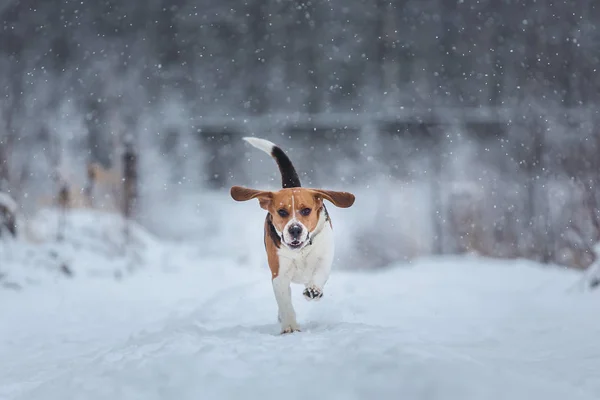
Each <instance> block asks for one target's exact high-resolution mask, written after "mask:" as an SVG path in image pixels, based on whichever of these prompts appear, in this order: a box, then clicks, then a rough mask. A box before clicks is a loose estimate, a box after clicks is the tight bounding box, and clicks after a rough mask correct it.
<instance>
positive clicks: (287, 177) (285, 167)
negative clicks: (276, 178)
mask: <svg viewBox="0 0 600 400" xmlns="http://www.w3.org/2000/svg"><path fill="white" fill-rule="evenodd" d="M243 139H244V140H245V141H246V142H248V143H250V144H251V145H252V146H254V147H256V148H257V149H260V150H262V151H264V152H265V153H267V154H270V155H271V157H273V158H274V159H275V161H276V162H277V166H278V167H279V172H280V173H281V187H283V188H284V189H285V188H290V187H301V186H302V185H301V184H300V178H299V177H298V173H297V172H296V168H294V165H293V164H292V161H291V160H290V159H289V158H288V156H287V155H286V154H285V153H284V152H283V150H281V148H280V147H279V146H277V145H276V144H275V143H273V142H270V141H268V140H266V139H260V138H255V137H244V138H243Z"/></svg>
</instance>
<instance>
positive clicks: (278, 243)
mask: <svg viewBox="0 0 600 400" xmlns="http://www.w3.org/2000/svg"><path fill="white" fill-rule="evenodd" d="M265 224H266V227H265V228H266V229H267V230H268V231H267V233H268V234H269V238H270V239H271V240H272V241H273V243H274V244H275V247H277V248H279V247H280V246H281V238H280V237H279V235H278V234H277V231H276V230H275V225H273V222H271V214H267V218H266V220H265ZM265 248H267V238H266V236H265Z"/></svg>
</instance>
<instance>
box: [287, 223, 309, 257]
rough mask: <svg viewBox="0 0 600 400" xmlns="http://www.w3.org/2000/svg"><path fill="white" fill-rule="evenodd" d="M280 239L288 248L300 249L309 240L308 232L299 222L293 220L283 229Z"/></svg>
mask: <svg viewBox="0 0 600 400" xmlns="http://www.w3.org/2000/svg"><path fill="white" fill-rule="evenodd" d="M282 241H283V242H284V243H285V245H286V246H287V247H289V248H290V249H294V250H296V249H300V248H302V247H303V246H304V245H305V244H306V243H308V242H309V241H310V232H309V231H308V229H305V228H304V227H303V226H302V225H301V224H299V223H297V222H294V223H292V224H290V226H288V228H287V229H286V230H285V231H284V233H283V238H282Z"/></svg>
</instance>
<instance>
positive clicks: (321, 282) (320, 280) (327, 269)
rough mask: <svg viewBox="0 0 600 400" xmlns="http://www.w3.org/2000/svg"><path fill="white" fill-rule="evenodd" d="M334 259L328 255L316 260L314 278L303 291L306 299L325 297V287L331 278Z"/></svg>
mask: <svg viewBox="0 0 600 400" xmlns="http://www.w3.org/2000/svg"><path fill="white" fill-rule="evenodd" d="M332 261H333V257H327V256H326V257H323V258H319V259H317V260H316V261H315V262H316V266H315V270H314V273H313V276H312V279H311V280H310V282H308V283H307V284H306V288H305V289H304V292H303V293H302V294H303V295H304V298H305V299H306V300H319V299H320V298H321V297H323V288H324V287H325V284H326V283H327V280H328V279H329V274H330V273H331V264H332Z"/></svg>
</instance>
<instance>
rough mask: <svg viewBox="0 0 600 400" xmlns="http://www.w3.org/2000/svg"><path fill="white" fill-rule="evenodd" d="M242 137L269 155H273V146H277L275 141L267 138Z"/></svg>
mask: <svg viewBox="0 0 600 400" xmlns="http://www.w3.org/2000/svg"><path fill="white" fill-rule="evenodd" d="M242 139H244V140H245V141H246V142H248V143H250V144H251V145H252V146H254V147H256V148H257V149H260V150H262V151H264V152H265V153H267V154H269V155H271V152H272V151H273V147H275V143H273V142H270V141H268V140H267V139H261V138H255V137H250V136H246V137H243V138H242Z"/></svg>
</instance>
